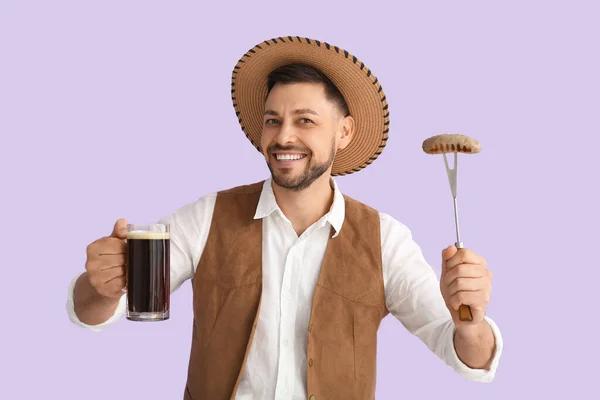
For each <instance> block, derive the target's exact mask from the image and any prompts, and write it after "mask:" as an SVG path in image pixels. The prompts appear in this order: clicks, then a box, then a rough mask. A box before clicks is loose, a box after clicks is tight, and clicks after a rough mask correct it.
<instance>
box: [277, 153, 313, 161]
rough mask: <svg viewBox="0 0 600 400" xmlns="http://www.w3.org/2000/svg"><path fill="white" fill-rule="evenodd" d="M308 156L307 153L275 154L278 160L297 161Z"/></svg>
mask: <svg viewBox="0 0 600 400" xmlns="http://www.w3.org/2000/svg"><path fill="white" fill-rule="evenodd" d="M304 157H306V154H275V158H276V159H277V161H296V160H301V159H303V158H304Z"/></svg>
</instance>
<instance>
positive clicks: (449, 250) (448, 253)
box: [442, 245, 457, 275]
mask: <svg viewBox="0 0 600 400" xmlns="http://www.w3.org/2000/svg"><path fill="white" fill-rule="evenodd" d="M456 252H457V249H456V246H454V245H452V246H448V247H446V248H445V249H444V250H442V275H445V274H446V273H447V272H448V267H447V265H446V262H447V261H448V260H449V259H451V258H452V257H453V256H454V255H455V254H456Z"/></svg>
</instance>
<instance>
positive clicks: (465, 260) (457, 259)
mask: <svg viewBox="0 0 600 400" xmlns="http://www.w3.org/2000/svg"><path fill="white" fill-rule="evenodd" d="M483 263H484V260H483V258H482V257H480V256H478V255H477V254H475V253H474V252H473V251H471V250H468V249H460V251H457V252H456V254H455V255H454V256H453V257H452V258H450V259H449V260H448V261H446V267H447V269H448V271H450V270H451V269H452V268H454V267H456V266H457V265H459V264H483Z"/></svg>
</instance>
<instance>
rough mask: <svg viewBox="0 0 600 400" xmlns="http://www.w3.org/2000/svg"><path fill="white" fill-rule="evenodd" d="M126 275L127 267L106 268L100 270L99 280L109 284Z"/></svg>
mask: <svg viewBox="0 0 600 400" xmlns="http://www.w3.org/2000/svg"><path fill="white" fill-rule="evenodd" d="M124 276H125V268H110V269H104V270H102V271H98V273H97V277H98V282H100V283H102V284H107V283H109V282H110V281H112V280H113V279H116V278H120V277H124Z"/></svg>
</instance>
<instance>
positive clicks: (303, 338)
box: [68, 36, 502, 400]
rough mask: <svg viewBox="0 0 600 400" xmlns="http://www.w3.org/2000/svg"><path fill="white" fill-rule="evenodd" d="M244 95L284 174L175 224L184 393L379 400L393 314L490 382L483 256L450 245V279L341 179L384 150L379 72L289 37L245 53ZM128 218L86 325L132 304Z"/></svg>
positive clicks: (492, 347)
mask: <svg viewBox="0 0 600 400" xmlns="http://www.w3.org/2000/svg"><path fill="white" fill-rule="evenodd" d="M231 93H232V101H233V104H234V109H235V112H236V115H237V117H238V119H239V122H240V124H241V128H242V130H243V131H244V132H245V134H246V136H247V138H248V139H249V140H250V142H251V143H252V145H253V146H254V147H255V148H256V149H257V150H258V151H259V152H260V153H261V154H262V155H263V156H264V159H265V161H266V163H267V165H268V167H269V170H270V172H271V176H270V177H269V178H268V179H265V180H263V181H260V182H256V183H252V184H249V185H245V186H240V187H235V188H232V189H228V190H223V191H220V192H218V193H213V194H209V195H206V196H203V197H201V198H200V199H199V200H198V201H195V202H193V203H190V204H188V205H186V206H184V207H182V208H181V209H179V210H177V211H176V212H175V213H173V215H171V216H169V217H168V218H165V219H164V220H162V221H161V222H163V223H169V224H170V225H171V244H172V247H171V278H170V279H171V291H174V290H177V289H178V288H179V287H180V286H181V284H182V283H183V282H184V281H186V280H188V279H192V280H193V291H194V292H193V293H194V327H193V332H192V344H191V354H190V361H189V368H188V377H187V384H186V387H185V390H184V395H183V396H184V399H187V400H199V399H211V400H220V399H274V398H281V399H290V400H296V399H307V398H308V399H310V400H316V399H338V398H339V399H361V400H364V399H372V398H374V395H375V382H376V355H377V350H378V345H377V332H378V329H379V326H380V323H381V320H382V319H383V318H385V317H386V316H387V315H388V314H392V316H393V317H394V318H396V319H397V320H398V321H400V322H401V323H402V325H403V326H404V327H405V328H406V329H407V330H408V331H409V332H411V333H412V334H414V335H417V336H418V337H419V338H420V339H421V340H422V341H423V343H425V345H427V346H428V348H429V349H430V350H431V351H433V352H434V353H435V354H436V355H437V356H438V357H440V359H442V360H443V361H444V362H446V363H447V364H448V365H449V366H451V367H452V368H453V369H454V370H455V371H456V372H458V373H459V374H461V375H462V376H464V377H465V378H467V379H470V380H473V381H479V382H489V381H491V380H492V379H493V377H494V375H495V372H496V368H497V365H498V362H499V358H500V355H501V352H502V337H501V335H500V331H499V329H498V327H497V325H496V324H495V323H494V321H493V320H492V319H491V318H489V317H488V316H486V308H487V304H488V301H489V297H490V292H491V273H490V272H489V271H488V270H487V267H486V262H485V259H484V258H482V257H481V256H479V255H478V254H476V253H475V252H474V251H472V250H469V249H461V250H460V251H458V250H457V249H456V248H455V247H453V246H450V247H448V248H446V249H444V250H443V251H442V254H441V260H440V262H441V266H442V275H441V278H440V279H439V280H438V278H437V277H436V275H435V273H434V271H433V269H432V268H431V267H430V265H429V264H428V263H427V261H426V260H425V259H424V257H423V255H422V253H421V250H420V248H419V246H418V245H417V244H416V243H415V242H414V241H413V239H412V236H411V233H410V230H409V229H408V228H407V227H406V226H405V225H403V224H402V223H401V222H399V221H397V220H396V219H394V218H393V217H391V216H390V215H387V214H384V213H380V212H378V211H376V210H374V209H373V208H371V207H369V206H367V205H365V204H363V203H361V202H360V201H357V200H354V199H352V198H350V197H348V196H346V195H344V194H342V193H341V192H340V190H339V188H338V186H337V184H336V182H335V180H334V179H333V177H334V176H338V175H347V174H351V173H354V172H358V171H360V170H361V169H363V168H365V167H367V166H368V165H370V164H371V163H372V162H373V161H374V160H376V159H377V157H378V156H379V155H380V154H381V153H382V151H383V148H384V147H385V143H386V141H387V138H388V134H389V130H390V125H389V121H390V119H389V116H390V114H389V110H388V103H387V99H386V96H385V94H384V92H383V89H382V87H381V84H380V83H379V81H378V79H377V78H376V77H375V75H374V74H373V73H372V72H371V70H370V69H368V68H367V67H366V66H365V65H364V64H363V63H362V62H361V61H359V60H358V58H357V57H355V56H353V55H352V54H350V53H349V52H347V51H345V50H343V49H340V48H338V47H336V46H332V45H330V44H328V43H324V42H320V41H315V40H310V39H307V38H300V37H291V36H288V37H284V38H276V39H272V40H269V41H265V42H263V43H260V44H258V45H256V46H255V47H253V48H252V49H250V50H249V51H248V52H247V53H246V54H244V56H243V57H242V59H240V60H239V62H238V63H237V65H236V66H235V68H234V70H233V76H232V91H231ZM125 224H126V221H125V220H123V219H121V220H119V221H117V222H116V223H115V224H114V227H113V233H112V234H111V236H110V237H109V238H102V239H99V240H98V241H96V242H94V243H92V244H91V245H90V247H88V261H87V262H86V271H85V272H83V273H82V274H81V275H80V276H78V277H76V278H75V279H73V281H72V284H71V286H70V289H69V290H70V291H69V301H68V310H69V315H70V317H71V319H72V321H73V322H75V323H76V324H78V325H80V326H83V327H87V328H89V329H93V330H101V329H103V328H105V327H107V326H109V325H110V324H112V323H114V322H115V321H117V320H118V319H120V318H121V317H122V316H123V314H124V312H125V295H124V294H123V293H122V291H121V290H122V289H123V288H124V287H125V279H124V274H125V272H124V267H123V266H124V265H125V254H124V249H125V246H124V244H123V243H122V242H123V239H124V238H125V233H124V231H123V230H124V228H125V226H126V225H125ZM111 246H112V247H111ZM115 246H116V247H119V248H120V249H121V252H120V253H119V256H116V255H115V254H114V253H115V250H114V248H116V247H115ZM111 249H113V250H111ZM111 253H112V255H111V256H110V257H109V256H107V254H111ZM461 304H466V305H469V306H470V307H471V310H472V319H471V320H470V321H462V320H461V319H460V318H459V315H458V308H459V306H460V305H461ZM399 395H400V396H401V388H399Z"/></svg>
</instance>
